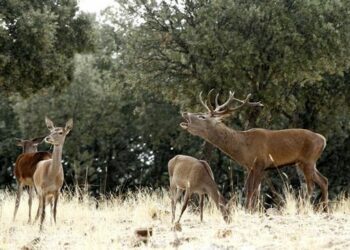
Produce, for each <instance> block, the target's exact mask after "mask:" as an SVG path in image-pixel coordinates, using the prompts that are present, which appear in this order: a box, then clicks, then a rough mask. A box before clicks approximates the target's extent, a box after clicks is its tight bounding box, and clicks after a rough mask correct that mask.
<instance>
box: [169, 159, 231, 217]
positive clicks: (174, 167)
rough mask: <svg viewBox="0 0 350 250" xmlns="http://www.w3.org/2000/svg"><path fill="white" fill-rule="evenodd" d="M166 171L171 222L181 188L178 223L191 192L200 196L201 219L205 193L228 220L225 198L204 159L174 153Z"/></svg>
mask: <svg viewBox="0 0 350 250" xmlns="http://www.w3.org/2000/svg"><path fill="white" fill-rule="evenodd" d="M168 171H169V177H170V193H171V211H172V222H174V220H175V211H176V202H177V200H178V199H179V197H180V195H181V193H182V190H185V197H184V204H183V205H182V209H181V213H180V216H179V219H178V221H177V222H178V223H179V222H180V219H181V216H182V214H183V212H184V211H185V209H186V207H187V204H188V200H189V199H190V197H191V195H192V194H193V193H197V194H199V196H200V218H201V221H203V200H204V195H205V194H208V195H209V196H210V197H211V198H212V199H213V201H214V202H215V204H216V206H217V208H218V209H219V210H220V211H221V213H222V215H223V217H224V220H225V221H226V222H228V221H229V209H228V208H227V203H226V200H225V198H224V197H223V196H222V195H221V194H220V192H219V190H218V187H217V185H216V183H215V180H214V175H213V172H212V171H211V168H210V166H209V164H208V163H207V162H206V161H201V160H198V159H196V158H194V157H191V156H187V155H176V156H175V157H173V158H172V159H171V160H170V161H169V162H168Z"/></svg>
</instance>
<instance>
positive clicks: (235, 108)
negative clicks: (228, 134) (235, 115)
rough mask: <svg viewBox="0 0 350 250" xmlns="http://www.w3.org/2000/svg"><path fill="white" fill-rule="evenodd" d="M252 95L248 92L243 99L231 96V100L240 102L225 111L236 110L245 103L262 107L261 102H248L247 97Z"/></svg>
mask: <svg viewBox="0 0 350 250" xmlns="http://www.w3.org/2000/svg"><path fill="white" fill-rule="evenodd" d="M251 96H252V94H248V95H247V97H246V98H245V99H244V100H240V99H237V98H233V100H235V101H238V102H240V103H241V105H239V106H237V107H234V108H232V109H229V110H227V112H230V113H231V112H233V111H236V110H238V109H240V108H242V107H243V106H245V105H249V106H255V107H256V106H257V107H263V106H264V105H263V104H262V103H261V102H249V99H250V97H251Z"/></svg>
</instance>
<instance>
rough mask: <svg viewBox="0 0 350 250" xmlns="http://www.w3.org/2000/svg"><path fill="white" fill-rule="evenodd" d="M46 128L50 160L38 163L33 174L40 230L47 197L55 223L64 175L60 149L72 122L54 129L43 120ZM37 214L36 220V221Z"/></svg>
mask: <svg viewBox="0 0 350 250" xmlns="http://www.w3.org/2000/svg"><path fill="white" fill-rule="evenodd" d="M45 121H46V126H47V128H48V129H49V130H50V135H48V136H47V137H45V142H47V143H50V144H52V145H53V151H52V159H49V160H44V161H40V162H39V163H38V164H37V169H36V171H35V173H34V176H33V180H34V185H35V189H36V191H37V193H38V196H39V208H40V213H41V218H40V230H42V227H43V221H44V219H45V205H46V204H45V203H46V202H45V201H46V200H47V199H48V197H53V202H54V204H53V218H54V221H55V223H56V213H57V201H58V196H59V192H60V190H61V187H62V185H63V181H64V173H63V167H62V164H61V160H62V149H63V144H64V141H65V138H66V135H67V134H68V133H69V131H70V130H71V129H72V127H73V120H72V119H70V120H68V121H67V123H66V126H65V127H64V128H63V127H55V126H54V124H53V122H52V121H51V120H50V119H49V118H47V117H46V118H45ZM38 216H39V213H38V214H37V217H36V218H35V219H36V220H37V219H38Z"/></svg>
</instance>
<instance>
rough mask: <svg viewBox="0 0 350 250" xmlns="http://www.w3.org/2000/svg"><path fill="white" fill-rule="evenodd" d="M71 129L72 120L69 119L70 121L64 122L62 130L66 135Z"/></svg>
mask: <svg viewBox="0 0 350 250" xmlns="http://www.w3.org/2000/svg"><path fill="white" fill-rule="evenodd" d="M72 128H73V119H72V118H70V119H69V120H68V121H67V122H66V127H65V128H64V130H65V131H66V134H68V133H69V131H71V129H72Z"/></svg>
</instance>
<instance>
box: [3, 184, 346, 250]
mask: <svg viewBox="0 0 350 250" xmlns="http://www.w3.org/2000/svg"><path fill="white" fill-rule="evenodd" d="M284 197H285V198H284V202H283V205H282V207H281V208H280V209H269V210H268V211H266V212H265V211H263V209H259V210H258V211H257V212H253V213H248V212H246V211H245V210H244V209H243V208H242V207H241V206H240V205H237V204H235V205H234V206H233V207H232V222H231V223H230V224H226V223H225V222H224V221H223V219H222V217H221V214H220V212H219V211H218V210H217V209H216V208H215V205H214V204H213V203H211V202H208V201H207V202H206V205H205V209H204V222H203V223H200V219H199V213H198V210H197V209H196V206H194V205H193V206H190V207H189V208H188V210H186V212H185V213H184V215H183V218H182V220H181V228H182V231H174V230H173V225H172V224H171V222H170V221H171V212H170V198H169V196H168V193H167V191H165V190H160V191H151V190H141V191H138V192H133V193H128V194H126V195H124V196H123V197H122V196H116V197H113V198H111V199H108V200H103V201H100V202H97V201H96V200H94V199H93V198H91V197H88V196H84V197H83V199H81V200H79V199H78V198H76V196H74V195H71V194H63V195H62V196H61V197H60V200H59V204H58V215H57V225H54V224H53V223H50V212H49V209H48V212H47V217H46V221H45V223H44V231H43V232H39V225H38V224H35V225H28V224H27V218H28V214H27V213H28V205H27V200H28V199H27V198H28V197H27V196H26V195H23V197H22V201H21V205H20V208H19V211H18V215H17V219H16V221H15V222H14V223H13V222H12V213H13V208H14V198H15V196H14V194H12V193H8V192H0V249H20V248H23V249H127V248H134V247H139V248H143V249H154V248H155V249H173V248H178V249H350V200H349V199H346V198H345V197H344V196H342V197H339V199H338V200H336V201H333V202H332V203H331V212H330V213H328V214H325V213H321V212H317V211H316V212H315V211H314V208H313V206H311V205H308V204H305V202H303V200H302V199H299V198H298V196H295V195H294V194H293V193H291V192H287V193H285V194H284ZM33 207H34V208H35V209H36V207H37V203H34V204H33ZM180 207H181V205H179V204H178V205H177V214H176V216H178V214H179V211H180ZM34 212H35V211H34ZM140 227H147V228H152V229H153V235H152V237H150V239H149V241H148V242H147V243H143V242H142V241H140V240H139V239H138V238H137V237H136V236H135V234H134V231H135V229H137V228H140Z"/></svg>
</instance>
